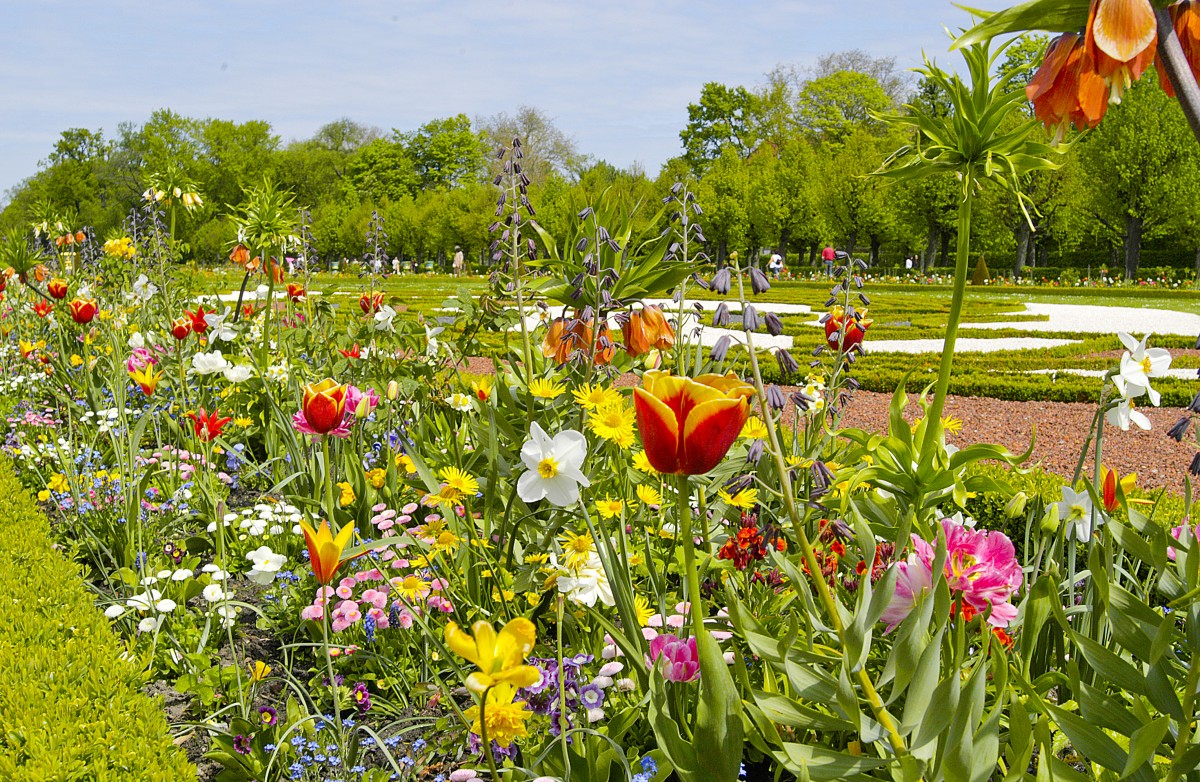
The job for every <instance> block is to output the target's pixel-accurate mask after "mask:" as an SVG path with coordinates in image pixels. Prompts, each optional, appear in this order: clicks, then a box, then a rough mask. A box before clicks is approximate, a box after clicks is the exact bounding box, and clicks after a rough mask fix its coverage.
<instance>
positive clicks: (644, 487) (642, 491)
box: [637, 483, 663, 508]
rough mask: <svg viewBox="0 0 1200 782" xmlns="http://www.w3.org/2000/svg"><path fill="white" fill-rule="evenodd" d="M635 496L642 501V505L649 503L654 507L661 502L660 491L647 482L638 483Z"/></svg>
mask: <svg viewBox="0 0 1200 782" xmlns="http://www.w3.org/2000/svg"><path fill="white" fill-rule="evenodd" d="M637 498H638V499H639V500H641V501H642V504H643V505H649V506H651V507H655V508H657V507H659V506H660V505H662V503H663V498H662V493H661V492H659V490H658V489H656V488H654V487H653V486H651V485H649V484H647V483H639V484H638V487H637Z"/></svg>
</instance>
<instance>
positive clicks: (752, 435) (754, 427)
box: [738, 415, 767, 440]
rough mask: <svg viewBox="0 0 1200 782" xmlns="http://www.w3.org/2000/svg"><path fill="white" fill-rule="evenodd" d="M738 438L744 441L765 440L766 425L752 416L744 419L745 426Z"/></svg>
mask: <svg viewBox="0 0 1200 782" xmlns="http://www.w3.org/2000/svg"><path fill="white" fill-rule="evenodd" d="M738 437H740V438H742V439H744V440H765V439H766V437H767V425H766V424H765V423H763V420H762V419H761V418H759V417H758V416H756V415H752V416H750V417H749V418H747V419H746V424H745V425H744V426H743V427H742V433H741V434H739V435H738Z"/></svg>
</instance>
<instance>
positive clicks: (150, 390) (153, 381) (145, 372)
mask: <svg viewBox="0 0 1200 782" xmlns="http://www.w3.org/2000/svg"><path fill="white" fill-rule="evenodd" d="M129 379H130V380H132V381H133V382H135V383H137V384H138V386H139V387H141V389H142V393H143V394H145V395H146V396H154V389H156V388H158V381H160V380H162V379H163V373H162V372H157V373H156V372H155V371H154V365H153V364H147V365H146V366H144V367H142V368H141V369H136V370H130V372H129Z"/></svg>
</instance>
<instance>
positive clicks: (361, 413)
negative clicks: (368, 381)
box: [354, 394, 371, 419]
mask: <svg viewBox="0 0 1200 782" xmlns="http://www.w3.org/2000/svg"><path fill="white" fill-rule="evenodd" d="M370 414H371V400H370V399H369V398H367V396H366V395H365V394H364V395H363V398H362V399H360V400H358V406H357V407H355V408H354V417H355V418H358V419H363V418H366V417H367V416H369V415H370Z"/></svg>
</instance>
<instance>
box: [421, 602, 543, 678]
mask: <svg viewBox="0 0 1200 782" xmlns="http://www.w3.org/2000/svg"><path fill="white" fill-rule="evenodd" d="M536 638H537V627H535V626H534V624H533V622H531V621H529V620H528V619H525V618H524V617H518V618H516V619H513V620H511V621H509V623H508V624H506V625H504V627H502V628H501V629H500V632H498V633H497V632H496V630H495V629H494V628H493V627H492V625H491V623H490V622H476V623H475V624H474V625H472V626H471V633H467V632H465V631H464V630H462V629H461V628H460V627H459V626H458V625H457V624H456V623H454V622H450V623H449V624H447V625H446V632H445V639H446V646H448V647H450V651H452V652H454V653H455V654H457V655H458V656H459V657H462V658H464V659H466V660H467V661H469V662H472V663H474V664H475V666H476V667H477V668H478V669H479V670H477V671H475V672H474V673H472V674H471V675H470V676H468V677H467V680H466V682H465V684H466V686H467V689H468V690H470V691H471V692H473V693H475V694H477V695H482V694H483V693H484V692H486V691H487V690H488V689H489V688H491V687H496V686H497V685H499V684H508V685H510V686H514V687H531V686H533V685H534V684H537V682H538V680H539V679H541V676H542V675H541V673H539V672H538V669H537V668H534V667H533V666H531V665H525V657H526V656H528V654H529V653H530V652H531V651H533V644H534V641H535V640H536Z"/></svg>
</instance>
